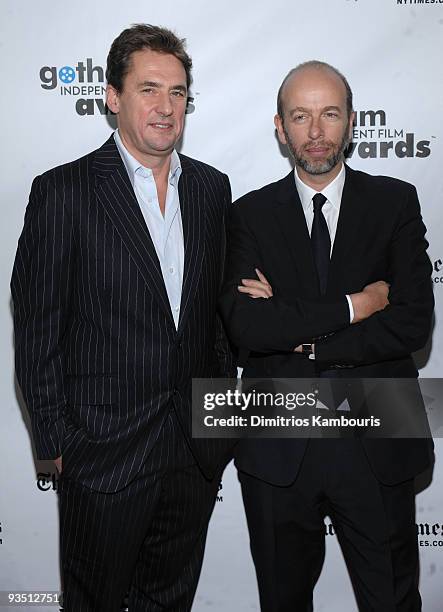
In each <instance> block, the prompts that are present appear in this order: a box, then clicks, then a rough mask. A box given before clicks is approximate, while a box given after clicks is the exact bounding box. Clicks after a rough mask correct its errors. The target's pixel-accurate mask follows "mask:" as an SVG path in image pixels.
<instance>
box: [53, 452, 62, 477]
mask: <svg viewBox="0 0 443 612" xmlns="http://www.w3.org/2000/svg"><path fill="white" fill-rule="evenodd" d="M54 463H55V467H56V468H57V471H58V473H59V474H61V473H62V456H61V455H60V457H57V459H54Z"/></svg>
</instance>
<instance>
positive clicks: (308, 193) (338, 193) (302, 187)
mask: <svg viewBox="0 0 443 612" xmlns="http://www.w3.org/2000/svg"><path fill="white" fill-rule="evenodd" d="M294 177H295V186H296V187H297V192H298V196H299V198H300V202H301V205H302V207H303V212H304V214H305V219H306V225H307V226H308V232H309V235H311V230H312V222H313V220H314V204H313V203H312V198H313V197H314V196H315V194H316V193H322V194H323V195H324V196H325V198H326V202H325V203H324V204H323V207H322V213H323V216H324V218H325V220H326V224H327V226H328V230H329V236H330V238H331V253H330V255H332V249H333V247H334V240H335V234H336V233H337V223H338V216H339V214H340V204H341V198H342V195H343V187H344V185H345V166H344V164H343V163H342V165H341V169H340V172H339V173H338V174H337V176H336V177H335V179H334V180H333V181H331V182H330V183H329V185H326V187H324V189H322V190H321V192H319V191H316V190H315V189H313V188H312V187H310V186H309V185H306V183H304V182H303V181H302V180H301V178H300V177H299V176H298V173H297V167H295V168H294ZM346 299H347V300H348V306H349V316H350V322H351V323H352V321H353V319H354V309H353V307H352V301H351V298H350V297H349V295H347V296H346Z"/></svg>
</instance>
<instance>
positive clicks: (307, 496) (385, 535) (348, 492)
mask: <svg viewBox="0 0 443 612" xmlns="http://www.w3.org/2000/svg"><path fill="white" fill-rule="evenodd" d="M239 477H240V482H241V486H242V492H243V500H244V504H245V510H246V516H247V521H248V527H249V535H250V542H251V552H252V556H253V560H254V564H255V569H256V573H257V580H258V586H259V592H260V603H261V610H262V612H312V610H313V603H312V596H313V590H314V586H315V584H316V582H317V580H318V578H319V576H320V572H321V569H322V565H323V561H324V556H325V527H324V516H325V515H326V514H328V515H329V516H330V517H331V520H332V523H333V525H334V528H335V532H336V534H337V537H338V540H339V543H340V546H341V549H342V552H343V556H344V558H345V561H346V565H347V568H348V571H349V574H350V577H351V581H352V585H353V589H354V593H355V597H356V600H357V605H358V609H359V611H360V612H418V611H420V610H421V599H420V595H419V592H418V586H417V583H418V545H417V534H416V527H415V497H414V487H413V481H407V482H404V483H402V484H399V485H396V486H389V487H388V486H384V485H382V484H381V483H380V482H379V481H378V480H377V479H376V478H375V476H374V474H373V473H372V471H371V469H370V466H369V464H368V461H367V459H366V456H365V453H364V450H363V448H362V446H361V444H360V443H359V441H358V440H353V439H342V440H331V439H329V440H327V439H323V440H311V441H310V442H309V445H308V448H307V450H306V454H305V457H304V459H303V463H302V466H301V469H300V472H299V474H298V476H297V479H296V481H295V482H294V484H292V485H291V486H289V487H277V486H273V485H271V484H267V483H265V482H263V481H261V480H259V479H257V478H254V477H252V476H248V475H246V474H244V473H240V475H239Z"/></svg>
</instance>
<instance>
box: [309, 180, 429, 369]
mask: <svg viewBox="0 0 443 612" xmlns="http://www.w3.org/2000/svg"><path fill="white" fill-rule="evenodd" d="M425 233H426V228H425V226H424V224H423V221H422V218H421V214H420V205H419V202H418V197H417V192H416V190H415V189H414V188H413V187H411V189H410V191H409V194H408V197H407V199H406V202H405V205H404V206H403V207H402V210H401V214H400V216H399V220H398V223H397V226H396V230H395V234H394V235H393V237H392V242H391V245H390V253H389V278H388V279H387V280H388V281H389V283H390V291H389V303H390V304H389V306H387V307H386V308H385V309H384V310H383V311H381V312H377V313H375V314H373V315H372V316H371V317H369V318H368V319H366V320H365V321H363V322H361V323H359V324H358V325H353V326H351V327H349V328H347V329H344V330H341V331H338V332H337V333H335V334H334V335H332V336H330V337H328V338H324V339H322V340H320V341H318V342H316V345H315V354H316V360H317V361H318V362H319V363H320V365H321V366H323V367H330V366H333V365H342V366H359V365H366V364H371V363H376V362H379V361H386V360H391V359H398V358H402V357H406V356H408V355H410V354H411V353H412V352H414V351H416V350H418V349H420V348H422V347H423V346H424V344H425V343H426V341H427V338H428V336H429V332H430V327H431V319H432V312H433V306H434V297H433V292H432V282H431V273H432V265H431V262H430V261H429V257H428V256H427V254H426V248H427V247H428V243H427V241H426V239H425Z"/></svg>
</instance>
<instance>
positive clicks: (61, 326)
mask: <svg viewBox="0 0 443 612" xmlns="http://www.w3.org/2000/svg"><path fill="white" fill-rule="evenodd" d="M61 187H62V186H61V185H59V184H57V181H56V179H55V177H54V178H53V180H52V181H51V179H50V178H49V177H48V176H47V175H43V176H40V177H37V178H36V179H35V180H34V182H33V184H32V189H31V194H30V197H29V203H28V206H27V208H26V213H25V221H24V227H23V231H22V234H21V236H20V239H19V242H18V249H17V254H16V258H15V263H14V269H13V273H12V280H11V292H12V298H13V305H14V332H15V365H16V373H17V379H18V382H19V385H20V387H21V390H22V393H23V397H24V400H25V402H26V405H27V409H28V411H29V413H30V416H31V423H32V429H33V435H34V442H35V447H36V451H37V457H38V458H39V459H54V458H56V457H58V456H60V454H61V451H62V444H63V437H64V423H63V411H64V408H65V406H66V394H65V371H66V370H65V367H64V363H63V361H64V359H63V354H64V351H63V339H64V337H65V333H66V330H67V326H68V321H69V313H70V303H71V293H72V265H73V241H72V236H71V219H70V217H69V215H68V214H67V212H66V210H65V207H64V202H63V196H62V194H63V191H62V189H61Z"/></svg>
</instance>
